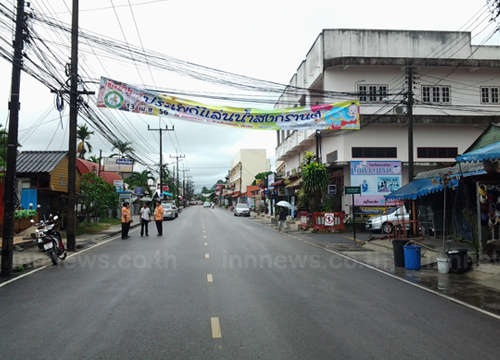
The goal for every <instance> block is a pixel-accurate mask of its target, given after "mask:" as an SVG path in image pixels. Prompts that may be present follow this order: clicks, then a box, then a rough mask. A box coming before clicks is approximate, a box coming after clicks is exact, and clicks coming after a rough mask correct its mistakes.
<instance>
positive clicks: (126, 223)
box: [122, 202, 132, 240]
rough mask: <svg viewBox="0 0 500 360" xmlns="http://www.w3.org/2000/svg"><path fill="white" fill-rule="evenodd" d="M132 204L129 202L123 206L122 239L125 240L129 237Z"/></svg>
mask: <svg viewBox="0 0 500 360" xmlns="http://www.w3.org/2000/svg"><path fill="white" fill-rule="evenodd" d="M129 207H130V204H129V203H128V202H124V203H123V207H122V239H123V240H125V239H127V238H129V237H130V236H128V229H129V228H130V222H131V221H132V216H131V215H130V208H129Z"/></svg>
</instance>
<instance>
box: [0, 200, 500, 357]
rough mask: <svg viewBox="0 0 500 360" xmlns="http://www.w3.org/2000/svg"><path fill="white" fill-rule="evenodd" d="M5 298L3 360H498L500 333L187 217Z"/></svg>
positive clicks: (322, 261) (305, 255)
mask: <svg viewBox="0 0 500 360" xmlns="http://www.w3.org/2000/svg"><path fill="white" fill-rule="evenodd" d="M149 232H150V236H149V237H142V238H141V237H139V229H138V228H136V229H134V230H133V231H132V232H131V235H132V236H131V238H129V239H128V240H121V239H120V238H119V237H118V238H117V239H115V240H112V241H109V242H106V243H104V244H102V245H100V246H97V247H94V248H92V249H90V250H88V251H85V252H82V253H79V254H78V255H76V256H72V257H69V258H68V259H67V260H65V261H64V262H63V263H62V264H60V265H58V266H57V267H55V266H50V267H48V268H45V269H43V270H40V271H37V272H35V273H33V274H31V275H29V276H26V277H24V278H21V279H19V280H17V281H14V282H12V283H9V284H7V285H5V286H3V287H0V359H35V358H36V359H273V360H276V359H441V358H442V359H444V358H447V359H448V358H453V359H498V357H499V350H500V345H498V344H499V343H498V338H499V336H500V324H499V321H498V320H496V319H494V318H491V317H489V316H487V315H485V314H482V313H479V312H476V311H474V310H473V309H470V308H467V307H464V306H462V305H459V304H456V303H453V302H450V301H449V300H446V299H444V298H441V297H439V296H436V295H434V294H430V293H428V292H426V291H424V290H422V289H419V288H416V287H413V286H411V285H409V284H407V283H404V282H401V281H398V280H397V279H394V278H392V277H389V276H387V275H384V274H383V273H380V272H378V271H375V270H373V269H370V268H367V267H364V266H362V265H359V264H358V263H356V262H353V261H351V260H348V259H346V258H344V257H341V256H339V255H337V254H334V253H331V252H328V251H325V250H323V249H320V248H317V247H313V246H311V245H309V244H306V243H303V242H301V241H298V240H296V239H294V238H292V237H290V236H288V235H285V234H280V233H276V232H275V231H272V230H271V229H268V228H266V227H264V226H261V225H259V224H256V223H254V222H252V221H251V220H250V219H248V218H237V217H234V216H233V215H232V213H231V212H228V211H226V210H221V209H215V210H212V209H208V208H202V207H201V206H191V207H189V208H187V209H185V210H184V211H183V212H182V214H180V216H179V218H178V219H176V220H172V221H165V222H164V235H163V237H158V236H156V231H155V228H154V224H153V223H151V224H150V227H149Z"/></svg>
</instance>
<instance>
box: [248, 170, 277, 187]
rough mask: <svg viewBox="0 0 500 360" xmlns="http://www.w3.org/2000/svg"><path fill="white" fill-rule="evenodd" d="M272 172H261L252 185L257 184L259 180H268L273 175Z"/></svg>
mask: <svg viewBox="0 0 500 360" xmlns="http://www.w3.org/2000/svg"><path fill="white" fill-rule="evenodd" d="M272 173H273V172H272V171H266V172H261V173H258V174H257V175H255V180H254V181H253V182H252V185H256V184H257V180H266V179H267V177H268V176H269V175H271V174H272Z"/></svg>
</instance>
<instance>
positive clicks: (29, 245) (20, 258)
mask: <svg viewBox="0 0 500 360" xmlns="http://www.w3.org/2000/svg"><path fill="white" fill-rule="evenodd" d="M140 224H141V222H140V217H139V215H132V224H131V225H130V228H134V227H136V226H140ZM150 230H151V229H150ZM121 231H122V227H121V225H113V226H111V227H110V228H109V229H107V230H103V231H101V232H100V233H96V234H82V235H77V236H76V249H77V250H81V249H85V248H88V247H90V246H93V245H96V244H98V243H99V242H100V241H103V240H105V239H108V238H110V237H111V236H113V235H117V234H120V233H121ZM64 237H65V236H64ZM50 264H51V261H50V259H49V258H48V257H47V256H46V255H45V254H44V253H43V252H40V250H39V249H38V246H36V243H35V241H34V239H32V238H28V237H24V238H23V237H14V255H13V257H12V268H13V274H16V271H17V269H20V268H21V267H22V269H24V270H27V269H34V268H38V267H41V266H45V265H50Z"/></svg>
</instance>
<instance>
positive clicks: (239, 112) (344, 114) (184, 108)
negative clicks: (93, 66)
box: [97, 77, 359, 130]
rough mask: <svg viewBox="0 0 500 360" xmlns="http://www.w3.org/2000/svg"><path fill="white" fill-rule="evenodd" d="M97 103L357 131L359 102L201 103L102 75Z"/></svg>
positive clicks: (213, 119)
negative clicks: (238, 105) (268, 105)
mask: <svg viewBox="0 0 500 360" xmlns="http://www.w3.org/2000/svg"><path fill="white" fill-rule="evenodd" d="M97 106H98V107H107V108H110V109H117V110H122V111H127V112H132V113H137V114H146V115H156V116H168V117H171V118H173V119H180V120H187V121H194V122H199V123H204V124H216V125H229V126H234V127H238V128H244V129H259V130H294V129H295V130H305V129H317V130H323V129H336V130H341V129H343V130H359V102H358V101H345V102H341V103H336V104H323V105H314V106H304V107H294V108H286V109H275V110H259V109H251V108H246V109H243V108H234V107H226V106H213V105H205V104H200V103H198V102H195V101H191V100H185V99H179V98H177V97H173V96H168V95H163V94H159V93H155V92H152V91H149V90H145V89H140V88H137V87H134V86H132V85H128V84H125V83H122V82H119V81H115V80H111V79H107V78H104V77H103V78H101V86H100V89H99V94H98V96H97Z"/></svg>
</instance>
